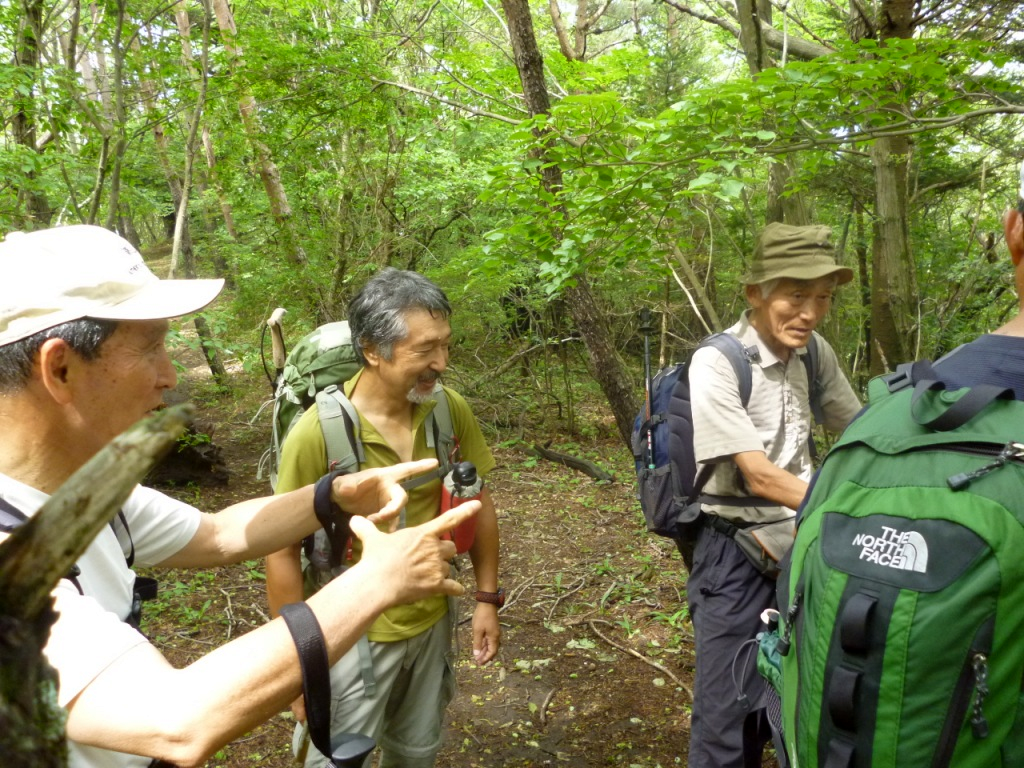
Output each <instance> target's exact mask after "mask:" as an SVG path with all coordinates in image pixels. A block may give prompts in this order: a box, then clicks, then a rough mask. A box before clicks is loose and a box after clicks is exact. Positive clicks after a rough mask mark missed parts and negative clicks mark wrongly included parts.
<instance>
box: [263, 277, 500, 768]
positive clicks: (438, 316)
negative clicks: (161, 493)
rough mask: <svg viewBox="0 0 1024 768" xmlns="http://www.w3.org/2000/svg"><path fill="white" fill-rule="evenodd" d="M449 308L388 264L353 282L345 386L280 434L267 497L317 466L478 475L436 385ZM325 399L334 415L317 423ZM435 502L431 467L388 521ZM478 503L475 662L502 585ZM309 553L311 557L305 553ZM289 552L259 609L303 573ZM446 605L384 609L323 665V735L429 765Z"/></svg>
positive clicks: (271, 561) (495, 631)
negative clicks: (369, 742)
mask: <svg viewBox="0 0 1024 768" xmlns="http://www.w3.org/2000/svg"><path fill="white" fill-rule="evenodd" d="M451 311H452V310H451V305H450V304H449V302H448V299H447V297H446V296H445V294H444V292H443V291H441V289H440V288H438V287H437V286H436V285H435V284H434V283H432V282H431V281H429V280H428V279H426V278H425V277H423V276H422V275H419V274H417V273H415V272H410V271H400V270H396V269H391V268H388V269H385V270H383V271H382V272H380V273H378V274H377V275H376V276H374V277H373V278H372V279H370V280H369V281H368V282H367V283H366V285H365V286H363V288H362V289H361V290H360V291H359V293H358V294H357V295H356V296H355V297H354V298H353V299H352V301H351V303H350V304H349V307H348V324H349V328H348V330H349V332H350V333H351V344H352V348H353V350H354V352H355V355H356V358H357V360H358V361H359V363H360V364H361V367H360V368H359V369H358V370H357V372H356V373H355V375H353V376H352V377H351V378H350V379H348V380H347V381H339V382H337V385H336V386H334V387H331V386H328V387H326V389H325V390H324V391H323V392H321V393H320V394H319V395H318V396H317V398H316V402H315V404H314V405H312V406H311V407H310V408H309V409H308V410H306V411H305V412H304V413H303V414H302V415H301V416H300V417H299V418H298V420H297V421H296V422H295V424H294V426H292V427H291V429H290V430H289V431H288V433H287V435H286V436H285V438H284V444H283V447H282V449H281V455H280V466H279V470H278V477H277V485H276V492H277V493H286V492H289V491H290V490H291V489H292V488H294V487H297V486H301V485H303V484H305V483H306V482H307V478H310V477H319V476H320V475H322V474H323V473H324V471H325V470H332V469H335V468H337V469H339V470H343V471H344V470H346V469H354V468H359V469H364V468H368V467H385V466H391V465H393V464H396V463H398V462H400V461H407V460H410V459H416V458H428V457H434V456H437V457H438V458H439V459H441V460H442V464H449V465H450V464H453V463H455V462H458V461H469V462H472V463H473V464H475V465H476V469H477V471H478V473H479V475H480V476H481V477H483V476H486V474H487V473H488V472H489V471H490V470H491V469H492V468H493V467H494V459H493V457H492V456H491V453H490V450H489V449H488V448H487V445H486V443H485V441H484V438H483V435H482V433H481V431H480V427H479V425H478V424H477V421H476V419H475V417H474V416H473V414H472V412H471V410H470V408H469V406H468V405H467V403H466V401H465V400H464V399H463V398H462V397H461V396H460V395H459V394H458V393H457V392H455V391H454V390H452V389H450V388H448V387H443V386H442V385H441V382H440V377H441V374H442V373H444V371H445V369H446V367H447V364H448V347H449V344H450V340H451V326H450V324H449V318H450V316H451ZM293 353H294V350H293ZM289 357H291V355H289ZM328 408H330V409H332V410H333V412H334V418H330V419H326V420H325V418H324V417H325V413H324V411H325V409H328ZM338 443H340V444H341V445H340V447H338V446H337V444H338ZM442 470H443V468H442ZM441 498H442V483H441V479H440V476H439V474H435V475H433V476H432V477H430V481H429V482H427V483H425V484H421V485H417V486H416V487H411V488H410V489H409V502H408V504H407V506H406V507H405V508H404V509H403V510H402V513H401V515H400V516H399V517H398V518H397V519H396V520H392V521H389V522H390V523H391V524H392V525H397V526H400V527H415V526H419V525H422V524H425V523H427V522H429V521H430V520H432V519H433V518H434V517H436V516H437V514H438V513H439V511H440V502H441ZM481 502H482V508H481V511H480V513H479V514H478V516H477V521H476V535H475V540H474V542H473V544H472V546H471V547H470V549H469V555H470V558H471V561H472V564H473V570H474V574H475V577H476V586H477V590H478V591H477V592H476V601H477V602H476V608H475V611H474V614H473V656H474V659H475V660H476V662H477V663H478V664H486V663H487V662H489V661H490V660H491V659H493V658H494V656H495V654H496V653H497V651H498V647H499V645H500V641H501V630H500V627H499V624H498V609H499V607H500V606H501V604H502V603H503V600H504V593H503V592H502V591H501V590H500V589H499V588H498V524H497V517H496V514H495V511H494V505H493V502H492V501H491V498H490V494H489V493H488V491H487V489H486V488H484V490H483V492H482V498H481ZM314 546H315V545H314ZM329 550H330V551H329V552H328V553H327V554H328V555H329V557H330V561H329V563H328V566H329V567H333V568H338V567H341V568H344V567H346V566H347V565H349V564H352V563H358V562H359V560H360V556H361V548H360V546H359V542H358V541H354V540H353V541H351V542H349V540H348V538H347V537H346V536H345V535H344V532H341V535H338V536H335V537H334V538H333V539H332V540H331V541H330V542H329ZM339 550H340V551H339ZM309 555H310V559H311V560H314V561H315V560H318V559H319V558H318V553H317V551H316V549H314V550H313V551H312V552H310V553H309ZM302 556H303V548H302V547H301V546H300V545H296V546H294V547H289V548H287V549H285V550H282V551H281V552H278V553H276V554H274V555H272V556H270V557H268V559H267V593H268V599H269V602H270V608H271V612H272V613H276V612H277V610H278V609H279V608H280V606H281V605H283V604H286V603H290V602H295V601H296V600H301V599H302V596H303V589H304V586H305V585H306V583H307V581H308V580H307V579H305V578H304V576H303V570H302V568H301V566H300V562H301V559H302ZM307 570H308V569H307ZM314 581H315V578H314ZM455 614H456V611H455V610H454V603H453V601H448V600H446V599H444V598H440V599H433V598H431V599H427V600H423V601H420V602H418V603H415V604H413V605H411V606H405V607H403V608H401V609H400V610H396V611H388V612H386V613H385V614H384V615H383V616H382V617H381V618H380V619H379V620H378V621H377V622H375V623H374V624H373V626H372V627H371V628H370V629H369V631H368V632H367V634H366V635H365V636H364V638H363V639H361V640H360V642H359V643H358V644H357V647H356V648H354V649H353V650H352V651H350V652H349V653H348V654H347V655H346V656H345V657H343V658H342V659H341V660H340V661H339V662H338V663H337V664H335V665H334V667H333V668H332V670H331V692H332V705H331V730H332V733H362V734H365V735H367V736H371V737H373V738H374V739H375V740H376V741H377V742H378V744H380V746H381V759H380V766H381V768H388V767H389V766H390V767H394V766H403V767H404V768H419V767H420V766H422V767H424V768H428V767H429V766H433V765H434V760H435V756H436V754H437V751H438V750H439V749H440V746H441V736H442V719H443V714H444V709H445V707H446V706H447V704H448V701H449V700H450V698H451V696H452V693H453V691H454V671H453V658H452V644H453V639H454V634H453V626H452V623H453V620H454V618H455ZM294 709H295V710H296V714H297V716H298V718H299V720H300V725H299V727H298V728H297V729H296V736H295V744H294V746H295V751H296V754H297V756H299V757H300V759H301V758H302V757H303V756H304V759H305V764H306V765H307V766H313V765H316V764H318V762H317V761H318V760H322V758H320V757H319V755H318V753H317V752H316V750H315V749H313V748H311V747H310V746H309V745H308V740H307V736H306V733H305V728H304V726H303V725H302V724H301V721H302V720H304V718H305V713H304V712H303V710H302V707H301V701H299V702H296V703H295V705H294ZM368 759H369V758H368Z"/></svg>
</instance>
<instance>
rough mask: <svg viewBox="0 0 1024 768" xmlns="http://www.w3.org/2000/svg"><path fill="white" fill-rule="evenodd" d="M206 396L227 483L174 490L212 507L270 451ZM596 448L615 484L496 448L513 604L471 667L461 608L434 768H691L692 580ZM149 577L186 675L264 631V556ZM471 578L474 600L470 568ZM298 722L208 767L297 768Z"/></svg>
mask: <svg viewBox="0 0 1024 768" xmlns="http://www.w3.org/2000/svg"><path fill="white" fill-rule="evenodd" d="M198 371H199V369H198V368H194V369H193V370H192V371H190V372H189V373H190V374H191V375H194V374H196V373H197V372H198ZM207 375H208V374H207ZM236 375H237V376H238V377H239V378H240V379H243V378H244V379H250V378H251V379H254V378H255V375H253V376H252V377H249V376H248V375H247V374H242V373H240V372H239V373H238V374H236ZM264 386H265V384H264ZM242 388H245V389H248V390H252V391H253V392H255V391H257V390H260V389H261V387H260V385H259V384H255V383H252V381H249V383H243V382H241V381H240V382H239V383H238V389H242ZM212 391H213V388H212V387H209V386H205V388H204V387H203V385H200V387H199V388H197V389H196V394H197V395H198V396H197V397H193V399H194V400H196V401H198V402H197V405H198V409H199V417H200V419H201V420H202V421H204V422H205V423H206V424H207V426H206V427H204V429H206V430H207V431H211V432H212V433H213V440H214V442H215V444H216V445H217V446H219V447H220V449H221V453H222V458H223V459H224V461H225V463H226V465H227V469H228V471H229V473H230V478H229V480H228V483H227V484H226V485H223V486H207V485H205V484H204V485H199V484H188V485H186V486H184V487H181V488H177V489H173V490H171V492H172V493H173V494H174V495H177V496H179V497H180V498H184V499H185V500H187V501H189V502H190V503H193V504H196V505H197V506H199V507H200V508H202V509H204V510H207V511H213V510H217V509H221V508H223V507H224V506H227V505H228V504H231V503H233V502H235V501H239V500H242V499H246V498H249V497H252V496H256V495H263V494H265V493H266V492H267V489H268V484H267V481H266V480H258V479H257V464H258V462H259V458H260V455H261V454H262V452H263V451H264V450H265V448H266V446H267V444H268V435H269V424H270V416H269V413H270V412H269V409H268V410H267V411H265V412H264V413H263V415H262V416H261V417H260V418H259V419H258V420H257V422H256V423H255V424H251V423H250V420H251V419H252V417H253V416H254V414H255V413H256V410H257V408H258V406H259V402H258V397H259V395H256V394H254V395H251V396H239V395H238V394H237V393H236V394H234V395H228V394H221V395H217V394H206V393H207V392H212ZM263 391H266V390H265V389H264V390H263ZM607 432H608V430H605V434H607ZM542 437H543V436H538V439H540V440H541V442H543V439H542ZM550 437H551V438H553V439H555V440H556V441H557V440H558V439H560V438H559V436H557V435H551V436H550ZM588 450H590V451H591V454H590V455H592V456H600V457H601V459H600V463H601V465H602V466H603V467H605V468H606V469H609V470H611V471H612V472H613V473H614V475H615V477H616V481H615V482H611V483H608V482H603V483H599V482H595V481H594V480H592V479H590V478H589V477H587V476H585V475H583V474H581V473H579V472H576V471H574V470H571V469H568V468H566V467H564V466H561V465H557V464H553V463H549V462H546V461H543V460H538V459H537V458H536V457H534V456H532V455H530V454H529V453H528V452H527V451H526V450H525V446H524V445H523V444H522V443H516V441H514V440H509V441H506V442H504V443H497V444H496V447H495V448H494V453H495V457H496V459H497V461H498V468H497V469H496V470H495V471H494V472H492V473H491V475H490V476H489V477H488V483H489V487H490V489H491V492H492V494H493V496H494V499H495V504H496V507H497V510H498V519H499V525H500V530H501V569H500V573H501V579H500V581H501V583H502V585H503V586H504V587H505V589H506V590H507V594H508V600H507V603H506V605H505V607H504V608H503V609H502V611H501V613H500V618H501V624H502V634H503V637H502V646H501V650H500V653H499V655H498V658H497V660H496V661H495V662H492V663H491V664H490V665H488V666H486V667H477V666H476V665H475V664H474V663H473V661H472V653H471V648H472V639H471V635H470V626H469V621H468V616H469V615H470V612H471V606H470V602H469V599H468V598H463V601H462V614H463V617H464V618H465V619H466V620H464V621H463V622H462V623H461V624H460V630H459V643H460V653H459V662H458V665H457V676H458V691H457V693H456V697H455V699H454V701H453V702H452V704H451V705H450V706H449V708H448V711H447V719H446V739H445V746H444V749H443V751H442V753H441V756H440V758H439V760H438V765H439V766H451V767H452V768H470V767H471V766H472V767H477V766H480V767H484V766H487V767H491V766H493V767H504V766H509V767H511V766H545V765H552V766H565V767H566V768H570V767H572V768H577V767H578V768H585V767H587V766H604V765H617V766H630V767H632V766H636V767H638V768H639V767H640V766H645V767H646V766H650V767H652V768H653V767H654V766H663V767H667V766H671V765H681V764H684V763H685V761H686V757H685V756H686V749H687V742H688V731H689V711H690V703H691V701H690V688H691V682H692V669H693V648H692V635H691V627H690V624H689V619H688V617H687V614H686V609H685V600H684V595H685V593H684V591H683V590H684V584H685V571H684V570H683V567H682V563H681V560H680V558H679V556H678V554H676V552H675V549H674V547H673V546H672V545H671V542H668V541H667V540H661V539H657V538H656V537H652V536H650V535H648V534H647V533H646V532H645V531H644V528H643V525H642V518H641V516H640V514H639V506H638V504H637V503H636V501H635V498H634V495H633V485H632V464H631V457H629V456H628V453H627V452H626V451H625V450H624V449H623V448H622V446H621V444H620V443H618V442H615V441H612V440H610V439H607V440H606V441H604V442H602V443H599V444H596V445H594V446H590V447H589V449H588ZM154 575H157V576H159V578H160V581H161V592H160V595H159V597H158V598H157V600H156V601H155V602H154V603H151V604H148V605H147V608H146V617H145V618H144V624H143V630H144V631H145V632H146V633H147V634H148V635H149V636H150V637H151V638H153V640H154V642H156V644H157V645H158V646H159V647H160V649H161V650H162V651H163V652H164V653H165V654H166V655H167V656H168V657H169V658H170V659H171V661H172V663H174V664H175V665H176V666H181V665H184V664H187V663H189V662H190V661H192V660H194V659H195V658H197V657H199V656H202V655H204V654H206V653H208V652H209V651H210V650H212V649H213V648H215V647H216V646H219V645H221V644H223V643H225V642H227V641H229V640H231V639H232V638H234V637H237V636H238V635H240V634H242V633H244V632H247V631H249V630H251V629H253V628H255V627H258V626H260V625H261V624H263V623H264V622H265V621H266V620H267V607H266V605H267V602H266V590H265V584H264V576H263V562H262V561H249V562H246V563H243V564H239V565H236V566H232V567H227V568H221V569H216V570H212V571H171V572H167V571H162V572H159V571H158V572H155V574H154ZM461 578H462V580H463V581H464V583H465V584H466V586H467V588H469V589H473V584H472V570H471V569H470V568H469V567H468V561H467V563H466V564H465V567H464V568H463V569H462V577H461ZM292 726H293V721H292V719H291V715H290V714H289V713H282V714H281V715H279V716H277V717H275V718H273V719H272V720H271V721H270V722H269V723H267V724H266V725H264V726H262V727H260V728H258V729H257V730H255V731H253V732H252V733H250V734H247V735H246V736H244V737H242V738H240V739H238V740H237V741H235V742H234V743H232V744H231V745H229V746H228V747H226V748H225V749H223V750H222V751H221V752H220V753H218V754H217V755H216V756H215V757H214V758H213V759H211V760H210V761H209V763H208V766H210V767H211V768H213V767H214V766H217V767H224V768H242V766H253V765H259V766H266V767H267V768H278V767H280V768H284V766H289V765H293V763H292V761H291V756H290V749H289V747H290V741H291V732H292Z"/></svg>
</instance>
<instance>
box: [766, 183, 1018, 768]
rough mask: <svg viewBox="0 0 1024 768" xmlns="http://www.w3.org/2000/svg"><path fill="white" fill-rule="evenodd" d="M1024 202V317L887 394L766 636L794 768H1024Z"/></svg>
mask: <svg viewBox="0 0 1024 768" xmlns="http://www.w3.org/2000/svg"><path fill="white" fill-rule="evenodd" d="M1020 197H1021V199H1020V201H1019V202H1018V206H1017V208H1015V209H1012V210H1010V211H1008V212H1007V213H1006V214H1005V216H1004V222H1003V223H1004V230H1005V235H1006V243H1007V246H1008V248H1009V252H1010V260H1011V263H1012V264H1013V268H1014V278H1015V285H1016V289H1017V294H1018V305H1019V311H1018V314H1017V315H1016V316H1015V317H1014V318H1013V319H1011V320H1010V321H1009V322H1007V323H1005V324H1004V325H1002V326H1001V327H999V328H998V329H996V330H994V331H992V332H991V333H987V334H984V335H982V336H980V337H979V338H977V339H975V340H974V341H971V342H969V343H967V344H965V345H963V346H962V347H959V348H957V349H955V350H953V351H952V352H950V353H949V354H947V355H946V356H945V357H943V358H941V359H940V360H939V361H937V362H936V363H934V364H931V363H929V362H928V361H927V360H919V361H916V362H914V363H908V364H903V365H900V366H899V367H898V368H897V370H896V372H895V373H893V374H886V375H883V376H879V377H876V378H875V379H873V380H872V381H871V382H870V384H869V386H868V401H869V404H868V407H867V408H866V409H865V410H864V411H863V413H862V414H861V415H860V416H858V418H857V419H855V420H854V422H853V423H852V424H851V425H850V426H849V428H848V429H847V430H846V431H845V432H844V433H843V436H842V437H841V439H840V440H839V441H838V442H837V443H836V444H835V445H834V446H832V450H831V451H830V452H829V455H828V457H827V458H826V459H825V461H824V463H823V465H822V467H821V469H820V470H819V472H818V474H817V475H816V476H815V478H814V481H813V483H812V486H811V488H810V490H809V493H808V496H807V499H806V500H805V501H804V503H803V506H802V507H801V509H800V515H799V524H798V532H797V536H796V542H795V544H794V546H793V550H792V554H791V558H790V562H789V563H788V564H787V566H786V568H785V569H784V573H783V575H782V576H781V577H780V579H779V582H778V599H779V611H780V614H778V615H777V616H774V617H772V616H768V617H766V618H768V619H769V628H768V630H766V631H764V632H762V633H761V634H760V635H759V636H758V641H759V646H760V653H759V655H758V669H759V670H760V671H761V672H762V674H763V675H764V676H765V677H766V678H767V679H768V680H770V681H771V683H772V685H773V686H774V687H775V688H776V690H778V691H779V693H780V694H781V701H782V708H781V711H782V717H781V721H782V730H783V732H784V735H785V744H786V749H787V753H788V755H789V757H790V759H791V760H792V764H793V765H799V766H802V768H818V767H820V768H880V767H881V766H899V768H948V767H950V766H955V767H956V768H1017V767H1018V766H1022V765H1024V682H1022V681H1024V643H1022V642H1021V637H1022V635H1024V611H1022V610H1021V606H1022V604H1024V506H1022V500H1024V493H1022V491H1024V402H1022V400H1024V183H1022V190H1021V195H1020ZM776 623H777V628H773V626H772V625H773V624H776Z"/></svg>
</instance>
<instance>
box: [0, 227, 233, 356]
mask: <svg viewBox="0 0 1024 768" xmlns="http://www.w3.org/2000/svg"><path fill="white" fill-rule="evenodd" d="M223 287H224V281H223V280H220V279H217V280H161V279H160V278H158V277H157V276H156V275H154V274H153V273H152V272H150V271H149V268H148V267H147V266H146V264H145V263H144V262H143V260H142V256H141V254H139V252H138V251H137V250H135V248H134V247H133V246H132V244H131V243H129V242H128V241H127V240H125V239H124V238H122V237H120V236H119V235H117V234H115V233H113V232H111V231H110V230H107V229H104V228H103V227H96V226H91V225H87V224H80V225H74V226H69V227H54V228H53V229H41V230H38V231H36V232H11V233H10V234H8V235H7V237H6V238H5V239H4V240H3V242H0V346H4V345H6V344H11V343H13V342H15V341H20V340H21V339H24V338H27V337H28V336H31V335H33V334H35V333H39V332H40V331H45V330H46V329H47V328H52V327H54V326H55V325H60V324H61V323H67V322H70V321H72V320H80V319H81V318H83V317H95V318H97V319H101V320H161V319H164V318H169V317H178V316H179V315H187V314H189V313H191V312H197V311H198V310H200V309H202V308H203V307H205V306H206V305H207V304H209V303H210V302H211V301H213V300H214V299H215V298H216V297H217V294H218V293H220V291H221V289H222V288H223Z"/></svg>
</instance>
